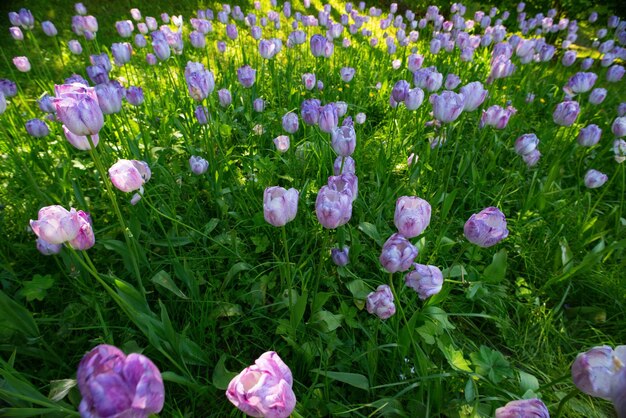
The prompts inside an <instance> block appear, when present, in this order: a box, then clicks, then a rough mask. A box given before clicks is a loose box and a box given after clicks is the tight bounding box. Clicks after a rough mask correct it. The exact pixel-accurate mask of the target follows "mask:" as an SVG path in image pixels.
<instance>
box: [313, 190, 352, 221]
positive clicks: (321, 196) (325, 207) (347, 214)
mask: <svg viewBox="0 0 626 418" xmlns="http://www.w3.org/2000/svg"><path fill="white" fill-rule="evenodd" d="M315 214H316V215H317V219H318V221H319V222H320V224H322V226H323V227H324V228H328V229H334V228H337V227H339V226H341V225H344V224H346V223H347V222H348V221H349V220H350V218H351V217H352V194H351V193H350V192H345V191H343V192H340V191H338V190H335V189H333V188H331V187H330V186H322V188H321V189H320V190H319V192H318V193H317V199H316V200H315Z"/></svg>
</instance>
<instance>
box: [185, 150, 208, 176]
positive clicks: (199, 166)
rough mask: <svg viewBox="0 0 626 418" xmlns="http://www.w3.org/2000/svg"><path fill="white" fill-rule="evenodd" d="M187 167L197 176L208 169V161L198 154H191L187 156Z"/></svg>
mask: <svg viewBox="0 0 626 418" xmlns="http://www.w3.org/2000/svg"><path fill="white" fill-rule="evenodd" d="M189 168H190V169H191V172H192V173H193V174H195V175H197V176H199V175H201V174H204V173H206V171H207V170H208V169H209V162H208V161H207V160H205V159H204V158H202V157H200V156H197V155H192V156H191V157H190V158H189Z"/></svg>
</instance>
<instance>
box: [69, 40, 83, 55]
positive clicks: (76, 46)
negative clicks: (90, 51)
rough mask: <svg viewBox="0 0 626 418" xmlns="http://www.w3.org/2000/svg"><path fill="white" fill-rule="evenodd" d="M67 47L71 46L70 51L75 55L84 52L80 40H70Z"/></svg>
mask: <svg viewBox="0 0 626 418" xmlns="http://www.w3.org/2000/svg"><path fill="white" fill-rule="evenodd" d="M67 47H68V48H69V50H70V52H71V53H72V54H74V55H80V54H82V52H83V47H82V46H81V44H80V42H78V41H77V40H76V39H72V40H71V41H69V42H68V43H67Z"/></svg>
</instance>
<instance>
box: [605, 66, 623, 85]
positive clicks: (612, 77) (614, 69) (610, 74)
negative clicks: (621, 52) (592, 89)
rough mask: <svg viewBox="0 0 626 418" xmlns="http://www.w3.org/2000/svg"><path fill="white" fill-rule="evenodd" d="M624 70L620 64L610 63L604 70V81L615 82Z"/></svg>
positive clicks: (619, 78) (620, 77)
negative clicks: (605, 70)
mask: <svg viewBox="0 0 626 418" xmlns="http://www.w3.org/2000/svg"><path fill="white" fill-rule="evenodd" d="M624 72H626V70H625V69H624V67H622V66H621V65H617V64H615V65H612V66H611V67H610V68H609V69H608V71H607V72H606V81H608V82H611V83H616V82H618V81H620V80H621V79H622V77H624Z"/></svg>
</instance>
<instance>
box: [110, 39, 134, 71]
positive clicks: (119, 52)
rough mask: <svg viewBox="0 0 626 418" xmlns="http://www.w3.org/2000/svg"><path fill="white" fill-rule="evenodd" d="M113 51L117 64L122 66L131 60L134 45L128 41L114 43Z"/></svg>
mask: <svg viewBox="0 0 626 418" xmlns="http://www.w3.org/2000/svg"><path fill="white" fill-rule="evenodd" d="M111 53H112V54H113V60H114V61H115V65H117V66H118V67H121V66H123V65H124V64H126V63H127V62H129V61H130V57H131V55H132V53H133V47H132V46H131V45H130V44H129V43H128V42H120V43H114V44H112V45H111Z"/></svg>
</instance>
